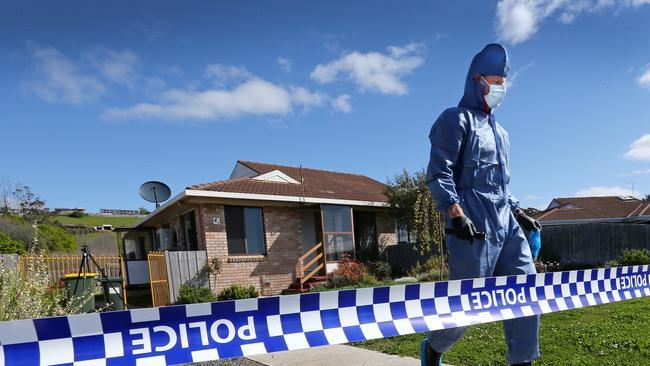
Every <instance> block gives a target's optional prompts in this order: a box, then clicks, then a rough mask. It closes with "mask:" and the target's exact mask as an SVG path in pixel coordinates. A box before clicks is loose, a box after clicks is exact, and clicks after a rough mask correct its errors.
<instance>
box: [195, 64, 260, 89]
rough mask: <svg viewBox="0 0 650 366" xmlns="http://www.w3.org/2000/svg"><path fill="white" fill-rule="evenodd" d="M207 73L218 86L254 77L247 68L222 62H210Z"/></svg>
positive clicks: (206, 69)
mask: <svg viewBox="0 0 650 366" xmlns="http://www.w3.org/2000/svg"><path fill="white" fill-rule="evenodd" d="M205 75H206V76H208V77H210V78H213V79H214V81H215V84H216V85H217V86H218V87H225V86H227V85H232V84H234V83H239V82H242V81H246V80H249V79H252V78H253V74H251V73H250V72H249V71H248V70H246V68H244V67H239V66H231V65H222V64H210V65H208V66H207V67H206V68H205Z"/></svg>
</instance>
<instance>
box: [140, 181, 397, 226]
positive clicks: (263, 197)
mask: <svg viewBox="0 0 650 366" xmlns="http://www.w3.org/2000/svg"><path fill="white" fill-rule="evenodd" d="M186 197H203V198H225V199H241V200H252V201H274V202H295V203H320V204H328V205H345V206H363V207H386V208H387V207H390V205H389V204H388V203H387V202H378V201H358V200H344V199H336V198H318V197H299V196H279V195H273V194H254V193H236V192H221V191H202V190H197V189H185V190H183V191H181V193H179V194H177V195H176V196H174V198H172V199H171V200H169V201H167V202H165V203H164V204H163V205H161V206H160V207H158V208H157V209H155V210H154V211H152V212H151V213H149V214H148V215H147V216H145V217H144V218H143V219H142V220H140V221H139V222H138V223H137V224H136V225H134V226H133V228H136V227H139V226H142V225H143V224H144V223H146V222H147V221H149V220H150V219H152V218H153V217H154V216H156V215H157V214H159V213H160V212H161V211H162V210H164V209H165V208H167V207H169V206H171V205H173V204H174V203H176V202H178V201H180V200H182V199H183V198H186Z"/></svg>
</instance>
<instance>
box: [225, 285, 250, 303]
mask: <svg viewBox="0 0 650 366" xmlns="http://www.w3.org/2000/svg"><path fill="white" fill-rule="evenodd" d="M258 296H259V294H258V293H257V289H256V288H255V286H253V285H251V286H248V287H244V286H240V285H237V284H232V285H230V287H227V288H224V289H223V290H221V292H220V293H219V296H217V300H219V301H222V300H240V299H250V298H254V297H258Z"/></svg>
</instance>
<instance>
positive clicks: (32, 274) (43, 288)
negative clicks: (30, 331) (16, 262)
mask: <svg viewBox="0 0 650 366" xmlns="http://www.w3.org/2000/svg"><path fill="white" fill-rule="evenodd" d="M24 271H25V272H24V273H20V271H19V270H17V269H7V268H5V266H4V265H2V263H0V321H7V320H17V319H32V318H42V317H47V316H63V315H69V314H77V313H80V312H81V309H82V306H83V304H85V303H86V302H87V301H88V298H89V297H90V296H93V294H92V293H87V294H83V295H81V296H77V297H73V298H71V299H67V301H66V298H65V293H64V291H63V290H61V289H52V288H50V281H49V278H48V270H47V264H46V263H45V259H44V257H43V256H40V255H38V256H35V259H34V260H30V261H27V264H26V265H25V269H24Z"/></svg>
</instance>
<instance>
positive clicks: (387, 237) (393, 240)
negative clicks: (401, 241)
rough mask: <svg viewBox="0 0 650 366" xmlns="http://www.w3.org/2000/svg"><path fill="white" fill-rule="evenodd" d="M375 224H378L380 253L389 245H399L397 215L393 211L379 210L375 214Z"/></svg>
mask: <svg viewBox="0 0 650 366" xmlns="http://www.w3.org/2000/svg"><path fill="white" fill-rule="evenodd" d="M375 225H376V226H377V243H378V244H379V245H378V247H379V252H380V253H382V252H383V251H384V250H385V249H386V247H388V246H391V245H397V232H396V230H395V215H394V214H393V213H391V212H377V213H376V214H375Z"/></svg>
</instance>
